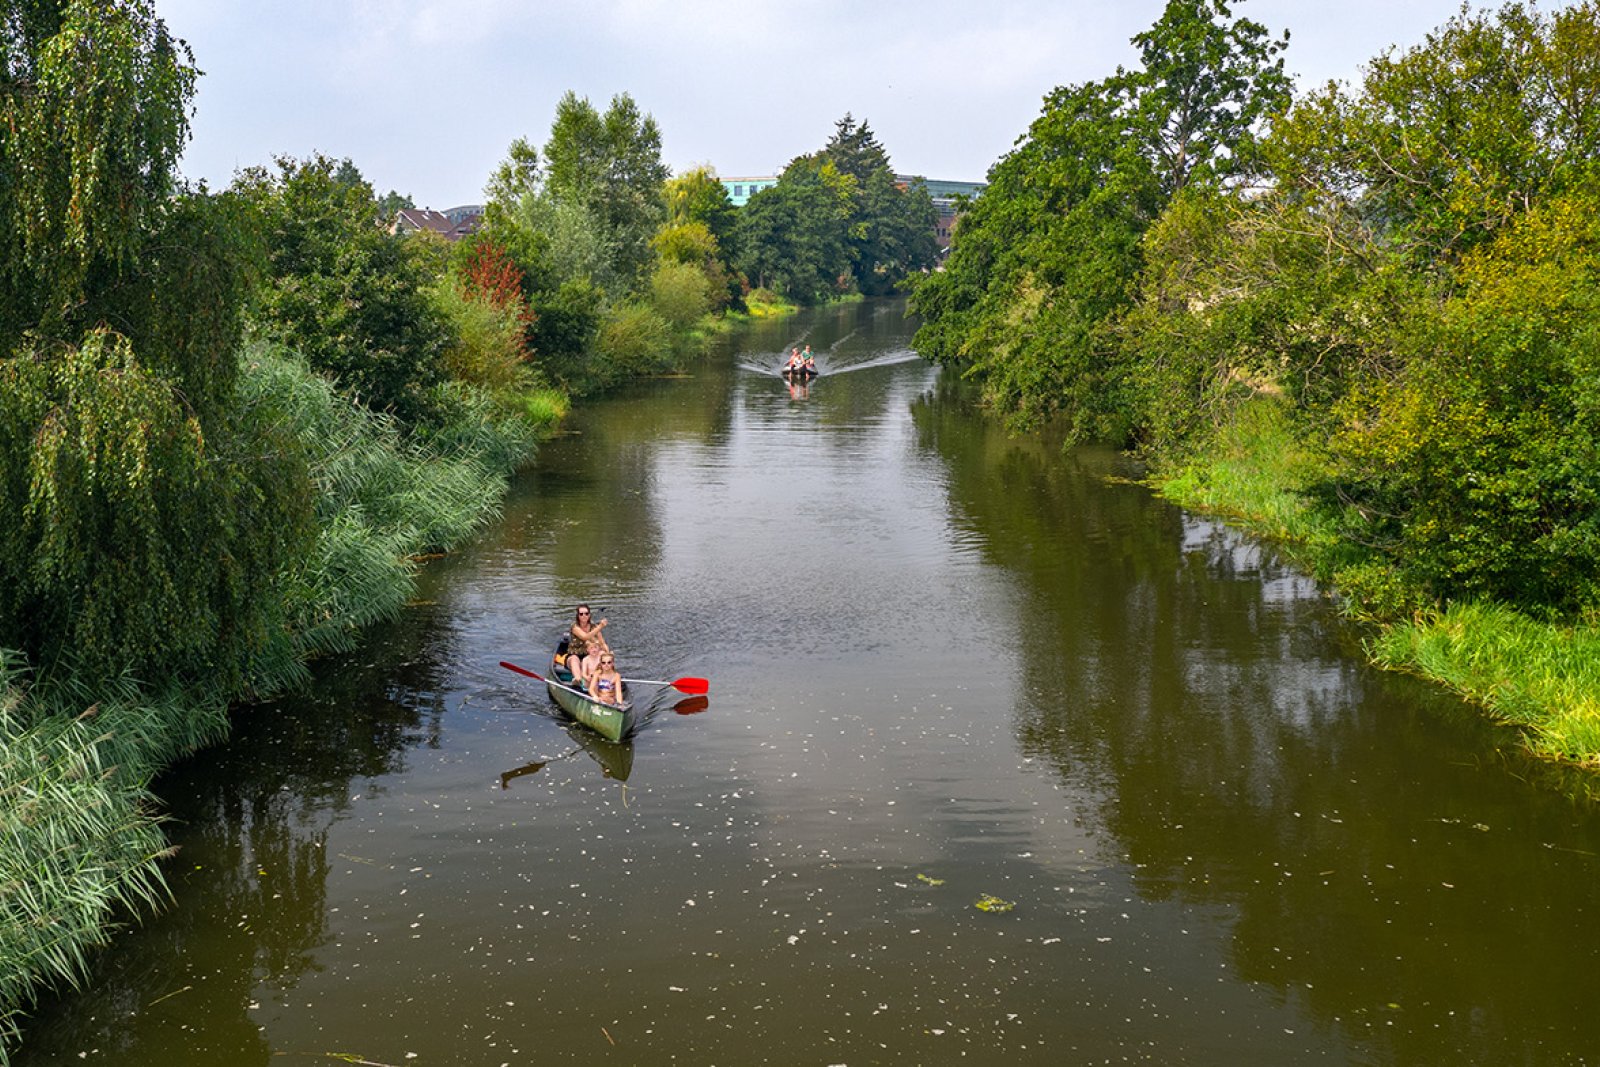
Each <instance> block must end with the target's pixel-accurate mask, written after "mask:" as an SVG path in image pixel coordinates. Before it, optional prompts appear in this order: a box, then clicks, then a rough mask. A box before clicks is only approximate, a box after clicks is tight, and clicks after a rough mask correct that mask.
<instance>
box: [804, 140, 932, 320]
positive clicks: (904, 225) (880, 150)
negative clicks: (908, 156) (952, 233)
mask: <svg viewBox="0 0 1600 1067" xmlns="http://www.w3.org/2000/svg"><path fill="white" fill-rule="evenodd" d="M822 157H823V158H824V159H826V160H827V161H828V162H830V163H832V164H833V166H834V169H836V170H837V171H838V172H839V173H840V174H842V175H844V176H846V177H847V178H849V180H850V188H851V202H852V203H851V217H850V220H849V226H848V241H849V246H850V259H851V267H852V272H853V275H854V277H855V283H856V288H858V289H859V290H860V291H861V292H863V293H867V294H874V295H877V294H883V293H886V292H889V291H891V290H892V289H893V288H894V287H895V285H896V284H898V283H899V282H900V280H901V279H902V278H904V277H905V276H906V275H907V274H909V273H911V272H912V271H917V270H927V269H929V268H931V267H933V265H934V264H935V263H936V262H938V257H939V249H938V243H937V240H936V238H935V235H934V228H935V226H936V224H937V222H938V215H937V213H936V212H935V211H934V207H933V201H932V200H931V199H930V198H929V196H928V191H927V187H926V186H925V185H922V184H920V183H918V184H914V185H912V186H909V187H904V186H902V185H901V183H900V182H899V181H898V180H897V179H896V178H895V175H894V171H893V170H892V169H891V167H890V165H889V154H888V152H886V151H885V150H884V147H883V145H882V144H881V143H879V141H878V138H877V136H876V135H874V134H873V132H872V128H871V127H870V126H868V125H867V123H866V122H865V121H862V122H859V123H858V122H856V121H855V119H854V118H853V117H852V116H850V115H848V114H846V115H845V116H844V118H842V119H840V120H839V121H838V122H837V123H835V124H834V132H833V136H832V137H831V138H829V140H828V143H827V145H825V146H824V147H823V149H822Z"/></svg>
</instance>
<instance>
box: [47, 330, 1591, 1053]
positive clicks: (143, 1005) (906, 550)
mask: <svg viewBox="0 0 1600 1067" xmlns="http://www.w3.org/2000/svg"><path fill="white" fill-rule="evenodd" d="M901 312H902V309H901V307H900V306H899V305H896V304H866V305H858V306H853V307H849V308H845V309H843V310H835V311H828V312H824V313H821V314H818V315H817V316H815V317H812V318H805V319H800V320H790V321H788V322H785V323H781V324H777V325H772V326H764V327H759V328H756V329H753V330H752V331H751V332H750V333H748V334H746V335H745V336H744V337H743V338H742V340H741V341H740V342H739V343H738V344H737V345H736V346H735V348H734V350H731V351H729V352H727V353H725V354H724V355H721V356H718V357H715V358H713V359H711V360H710V361H708V362H707V363H706V364H705V365H703V366H700V367H698V368H696V370H695V373H694V374H693V376H691V377H689V378H687V379H680V380H672V381H664V382H656V383H649V384H647V385H643V386H641V387H640V388H639V389H638V390H637V391H635V392H633V393H632V394H631V395H628V396H624V397H621V398H617V399H614V400H610V401H606V402H604V403H601V404H597V405H594V406H592V407H590V408H589V409H587V410H585V411H584V412H582V413H581V414H580V415H579V416H577V417H576V418H574V420H573V423H572V432H571V433H570V434H567V435H565V436H563V437H561V438H559V439H558V440H556V441H555V442H553V443H552V444H551V445H549V446H548V447H547V448H546V449H545V451H544V452H543V454H542V456H541V461H540V464H539V466H538V468H537V469H536V470H534V471H531V472H529V473H528V474H527V476H526V477H525V478H524V479H523V480H522V481H521V482H520V483H519V485H518V486H517V487H516V489H515V490H514V492H513V494H512V496H511V498H510V499H509V500H508V502H507V504H506V508H505V516H504V521H503V522H501V523H500V524H499V525H497V526H495V527H494V528H492V529H491V530H489V531H488V532H487V533H486V534H485V536H484V537H483V538H482V539H481V540H480V541H479V542H478V543H476V544H475V545H473V546H471V547H469V548H468V549H466V550H464V551H462V552H460V553H458V554H456V555H455V556H453V557H451V558H449V559H446V560H443V561H439V562H438V563H435V564H431V565H430V566H429V569H428V571H427V574H426V576H425V581H424V587H423V591H422V593H421V595H420V597H419V602H418V603H417V604H416V605H415V606H414V607H413V608H411V609H410V610H409V611H408V612H407V613H406V615H405V617H404V618H403V619H401V620H400V621H399V622H398V623H396V624H395V625H393V626H391V627H389V628H387V629H385V630H383V631H382V632H380V633H378V634H376V635H375V637H374V639H373V641H372V642H371V644H370V646H369V647H368V648H366V649H365V650H364V651H363V652H361V653H360V654H358V655H353V656H349V657H345V658H342V659H340V660H338V661H335V662H328V663H324V664H322V665H321V669H320V670H319V672H318V673H319V677H318V682H317V684H316V687H315V689H314V690H313V691H312V692H310V693H308V694H306V695H304V696H303V697H300V698H297V699H293V700H286V701H283V702H281V703H277V704H273V705H271V706H267V707H262V708H257V709H253V710H250V711H247V712H245V713H243V714H242V715H241V717H240V720H239V723H238V729H237V732H236V734H235V737H234V740H233V741H232V743H231V744H230V745H229V746H227V747H225V748H223V749H220V750H217V751H213V752H208V753H206V754H204V755H203V756H202V757H201V758H198V759H196V760H193V761H192V762H190V763H189V764H187V765H185V766H183V767H180V768H178V769H176V770H175V771H174V772H173V773H171V774H169V775H168V776H166V777H165V778H164V779H163V780H162V781H161V782H160V783H159V791H160V792H161V794H162V795H163V797H164V798H166V800H167V802H168V804H169V805H170V811H171V814H172V817H173V820H174V822H173V826H172V830H173V836H174V838H175V840H176V842H177V843H178V844H179V846H180V847H181V852H180V853H179V855H178V857H177V858H176V859H175V860H174V861H173V862H172V864H171V865H170V867H169V874H170V877H171V880H172V882H173V885H174V889H175V892H176V897H177V901H176V905H175V906H174V907H173V908H172V909H171V910H170V911H169V912H168V913H166V914H164V915H162V916H160V917H158V918H155V919H152V920H150V921H149V922H146V923H145V924H143V925H142V926H140V927H139V928H136V929H133V930H130V931H128V932H126V933H125V934H123V935H122V936H121V937H119V938H118V940H117V941H116V943H115V944H114V946H113V947H112V948H111V949H110V950H109V951H107V952H106V953H105V954H104V955H103V956H102V958H101V959H100V961H99V963H98V964H97V966H96V968H95V971H94V974H93V977H92V981H91V983H90V984H89V986H88V987H87V988H86V990H85V991H84V992H82V993H81V994H78V995H73V996H69V997H67V998H65V999H63V1000H61V1001H59V1002H54V1003H51V1004H48V1005H46V1006H44V1007H42V1008H41V1010H40V1012H39V1013H38V1016H37V1018H36V1019H35V1020H34V1022H33V1024H32V1025H31V1026H30V1028H29V1029H28V1031H27V1034H26V1043H25V1045H24V1047H23V1048H22V1050H21V1052H20V1054H19V1055H18V1056H17V1057H16V1062H18V1063H19V1064H22V1065H24V1067H37V1065H40V1064H72V1063H109V1064H118V1065H123V1064H127V1065H149V1067H157V1065H160V1067H168V1065H179V1067H190V1065H196V1067H198V1065H208V1067H214V1065H218V1064H228V1065H233V1064H247V1065H253V1064H268V1063H271V1064H279V1063H284V1064H296V1063H304V1064H315V1063H328V1062H341V1060H339V1059H334V1058H332V1057H354V1058H357V1059H359V1060H362V1061H366V1062H370V1063H378V1064H387V1065H392V1067H402V1065H411V1064H417V1065H439V1064H449V1065H456V1064H461V1065H478V1064H482V1065H489V1067H494V1065H499V1064H542V1063H584V1064H587V1063H597V1064H598V1063H619V1064H621V1063H633V1064H661V1063H685V1064H763V1063H766V1064H818V1065H825V1064H850V1065H863V1064H874V1063H893V1064H939V1063H953V1062H957V1061H963V1060H964V1061H966V1062H973V1063H981V1064H988V1063H994V1064H1088V1063H1108V1062H1109V1063H1150V1064H1241V1063H1249V1064H1299V1063H1307V1062H1322V1063H1349V1064H1417V1065H1424V1064H1428V1065H1431V1064H1456V1063H1482V1064H1577V1063H1596V1062H1600V1012H1596V1010H1595V1003H1596V992H1597V987H1600V933H1597V930H1600V923H1597V920H1600V908H1597V904H1600V817H1597V813H1596V810H1595V809H1594V808H1593V807H1591V806H1590V805H1588V804H1586V803H1584V802H1581V801H1578V800H1574V799H1569V796H1570V795H1571V794H1570V788H1569V787H1570V784H1571V783H1570V782H1566V781H1563V780H1561V779H1560V778H1559V777H1558V776H1555V775H1554V774H1553V772H1550V771H1547V770H1541V769H1539V768H1537V767H1535V766H1532V765H1530V764H1529V763H1527V762H1526V761H1524V760H1523V759H1521V758H1520V757H1519V756H1517V755H1516V754H1515V753H1514V751H1512V750H1511V745H1510V739H1509V738H1508V737H1506V736H1504V735H1502V734H1500V733H1497V732H1495V731H1494V730H1492V729H1491V728H1489V727H1487V726H1485V725H1483V724H1482V723H1481V722H1479V720H1478V719H1477V718H1476V717H1475V716H1474V715H1472V714H1471V713H1469V712H1466V711H1464V710H1463V709H1461V708H1460V707H1459V706H1458V705H1457V704H1456V703H1455V702H1453V701H1451V700H1449V699H1448V698H1445V697H1442V696H1440V695H1438V694H1437V693H1434V692H1432V691H1431V690H1429V689H1427V688H1426V687H1423V686H1421V685H1420V684H1416V683H1412V682H1410V681H1408V680H1406V679H1403V678H1397V677H1392V676H1384V675H1379V674H1377V673H1375V672H1373V671H1371V670H1369V669H1368V668H1366V667H1365V666H1363V664H1362V662H1361V659H1360V657H1359V655H1358V649H1357V646H1356V642H1357V640H1358V639H1359V635H1357V634H1355V633H1352V632H1351V631H1349V630H1348V629H1347V628H1345V627H1344V626H1343V625H1342V624H1341V623H1340V622H1339V621H1338V619H1337V618H1336V616H1335V615H1334V613H1333V612H1332V611H1331V609H1330V607H1329V605H1327V604H1326V603H1325V602H1324V601H1323V600H1321V599H1320V598H1319V597H1318V596H1317V594H1316V592H1315V590H1314V589H1313V588H1312V587H1311V586H1310V585H1309V584H1308V583H1307V582H1306V581H1305V580H1303V579H1302V578H1300V577H1299V576H1297V575H1296V574H1295V573H1294V572H1293V571H1292V570H1289V569H1287V568H1285V567H1284V566H1282V565H1280V564H1279V563H1278V562H1277V561H1276V560H1275V559H1274V557H1273V556H1272V555H1271V554H1270V553H1269V552H1265V551H1263V550H1262V549H1260V548H1259V547H1257V546H1254V545H1252V544H1250V543H1248V542H1246V541H1244V540H1242V539H1241V538H1239V537H1237V536H1235V535H1233V534H1231V533H1229V532H1228V531H1226V530H1224V529H1222V528H1220V527H1218V526H1216V525H1214V524H1212V523H1210V522H1208V521H1205V520H1203V519H1199V518H1195V517H1192V516H1187V515H1185V514H1184V513H1183V512H1181V511H1179V510H1177V509H1175V508H1173V507H1170V506H1168V505H1166V504H1163V503H1161V502H1160V501H1158V500H1156V499H1154V498H1152V496H1151V495H1150V494H1149V493H1148V492H1147V491H1146V490H1144V489H1142V488H1140V487H1138V486H1136V485H1131V484H1128V483H1126V482H1124V481H1120V480H1118V479H1119V477H1122V476H1126V475H1128V474H1130V473H1132V472H1130V471H1129V470H1128V469H1127V468H1126V466H1125V464H1124V462H1123V461H1122V460H1121V459H1119V458H1118V457H1116V456H1114V455H1112V454H1110V453H1105V452H1094V451H1087V452H1078V453H1074V454H1071V455H1068V456H1065V457H1063V456H1061V455H1060V454H1058V453H1057V452H1056V451H1055V450H1054V449H1053V448H1051V447H1049V446H1046V445H1043V444H1040V443H1037V442H1032V441H1024V440H1013V439H1009V438H1008V437H1006V435H1005V434H1003V433H1001V432H999V431H998V430H997V429H996V428H995V427H993V426H992V425H991V424H989V423H987V422H985V421H984V420H983V419H982V418H980V417H978V416H977V415H975V414H973V413H972V412H971V411H970V410H968V409H967V407H966V406H965V405H964V404H963V402H962V401H961V399H960V398H959V397H958V396H955V395H953V393H954V390H952V389H951V388H949V387H948V386H947V385H946V384H945V383H941V381H940V380H939V376H938V374H937V373H936V372H935V371H934V370H933V369H931V368H929V367H928V366H927V365H926V364H924V363H922V362H920V361H917V360H916V359H914V358H913V357H912V356H911V354H910V352H909V350H908V348H907V345H908V342H909V334H910V329H909V327H908V324H907V323H906V322H905V320H904V319H903V318H902V314H901ZM807 342H808V343H810V344H811V345H812V346H813V348H815V349H816V350H817V351H818V352H819V353H820V354H821V359H820V363H821V367H822V370H823V376H822V377H821V378H820V379H819V380H818V381H817V382H816V383H814V384H813V385H811V386H810V388H809V390H808V391H806V392H805V393H804V394H800V393H791V391H790V389H789V388H788V387H787V386H785V385H784V384H783V383H782V382H781V381H780V380H779V379H778V378H777V376H776V374H775V373H773V369H774V368H775V367H776V366H777V362H778V355H777V353H778V352H779V350H780V349H781V348H784V347H786V346H788V345H790V344H795V343H807ZM758 370H759V371H760V372H759V373H758ZM580 599H586V600H589V601H591V602H592V603H594V604H595V605H596V606H597V607H599V608H603V611H604V614H605V615H606V616H607V617H609V618H610V619H611V620H612V625H611V629H610V630H609V634H610V636H611V638H612V643H613V644H614V645H615V646H616V648H617V649H618V652H619V660H620V662H619V666H621V667H622V668H623V673H624V674H625V675H627V676H629V677H641V678H657V679H670V678H674V677H678V676H681V675H699V676H705V677H708V678H710V679H711V683H712V690H711V694H710V698H711V699H710V702H709V706H708V707H706V708H705V709H704V710H701V711H694V707H693V705H690V706H689V707H687V708H679V707H676V706H675V701H676V700H679V699H681V695H680V694H676V693H670V692H667V693H663V694H661V695H660V696H659V698H658V699H656V700H655V702H654V705H653V706H654V707H655V709H656V714H655V715H654V717H653V718H652V719H651V720H650V721H649V722H648V724H647V725H646V727H645V728H644V730H643V731H642V732H641V733H640V734H639V735H638V736H637V738H636V739H635V740H634V741H633V742H632V743H631V745H627V746H609V745H606V744H604V743H603V742H599V741H597V740H595V739H594V738H593V737H592V736H589V735H586V734H584V733H583V732H582V731H581V730H578V729H575V728H574V729H569V728H568V727H566V726H564V725H563V723H562V721H561V720H560V719H559V718H558V717H557V716H556V713H555V712H554V710H553V707H552V706H551V705H550V703H549V701H548V699H547V698H546V696H545V694H544V693H543V691H542V688H541V687H539V686H537V685H536V684H535V683H532V682H527V681H526V680H524V679H519V678H518V677H517V676H515V675H513V674H511V673H510V672H507V671H505V670H502V669H501V668H499V667H498V666H497V662H498V661H499V660H501V659H510V660H514V661H517V662H520V663H524V664H525V665H527V666H530V667H532V668H533V669H535V670H537V671H540V672H541V673H542V672H543V671H544V667H545V664H546V660H547V656H548V650H549V648H550V646H551V645H552V644H553V641H554V638H555V634H556V632H557V630H558V629H560V628H561V627H562V626H563V625H564V623H565V621H566V620H567V619H568V618H569V617H570V611H571V607H572V605H573V604H574V603H575V602H576V601H578V600H580ZM639 692H640V695H641V696H642V697H643V698H644V699H646V700H649V699H650V693H649V692H645V691H644V690H642V689H641V690H639ZM684 712H690V713H688V714H685V713H684ZM986 896H992V897H995V898H999V899H1000V900H1002V901H1004V902H1006V903H1007V904H1009V905H1010V910H994V911H985V910H980V909H979V908H977V907H976V906H975V904H976V903H977V902H979V901H980V900H981V899H983V898H984V897H986Z"/></svg>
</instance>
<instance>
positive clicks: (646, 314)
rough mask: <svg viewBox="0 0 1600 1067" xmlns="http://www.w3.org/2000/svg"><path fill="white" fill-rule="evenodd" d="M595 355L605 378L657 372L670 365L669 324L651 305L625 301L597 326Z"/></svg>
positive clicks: (613, 379) (611, 378) (670, 341)
mask: <svg viewBox="0 0 1600 1067" xmlns="http://www.w3.org/2000/svg"><path fill="white" fill-rule="evenodd" d="M595 359H596V363H597V364H598V367H597V369H599V370H600V371H601V372H602V374H603V377H604V378H605V379H606V380H611V381H615V380H617V379H619V378H625V377H629V376H635V375H644V374H658V373H660V372H661V371H664V370H666V369H668V368H669V367H671V366H672V331H671V327H670V326H669V325H668V323H667V320H666V319H664V318H662V317H661V316H660V315H659V314H657V313H656V311H655V310H654V309H653V308H649V307H646V306H644V305H643V304H626V305H624V306H622V307H620V308H618V309H617V310H615V311H613V312H612V313H611V316H610V317H609V318H608V319H607V320H606V322H605V324H604V325H602V326H601V327H600V336H599V337H598V338H597V340H596V343H595Z"/></svg>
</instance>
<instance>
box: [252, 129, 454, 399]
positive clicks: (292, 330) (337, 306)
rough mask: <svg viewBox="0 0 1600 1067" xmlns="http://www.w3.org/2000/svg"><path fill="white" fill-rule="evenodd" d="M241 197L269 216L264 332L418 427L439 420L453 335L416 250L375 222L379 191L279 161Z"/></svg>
mask: <svg viewBox="0 0 1600 1067" xmlns="http://www.w3.org/2000/svg"><path fill="white" fill-rule="evenodd" d="M235 188H236V189H237V190H238V191H239V193H240V194H241V195H242V196H244V197H246V198H247V199H249V200H250V201H251V202H252V203H253V204H254V205H255V206H256V208H257V210H258V211H259V212H260V213H261V216H262V219H263V221H264V224H265V229H266V232H267V233H268V235H269V238H268V260H269V264H270V267H269V277H268V281H267V284H266V286H265V288H264V291H263V292H262V294H261V297H260V299H259V300H258V302H257V305H256V309H255V316H256V321H257V325H258V327H259V329H260V330H261V331H262V333H263V335H264V336H266V337H268V338H270V339H273V340H277V341H280V342H282V343H283V344H285V345H287V346H289V347H291V348H295V349H298V350H299V351H300V352H302V353H303V354H304V355H305V357H306V358H307V360H308V361H309V362H310V363H311V365H312V366H313V367H316V368H317V369H319V370H322V371H324V372H326V373H328V374H331V375H332V376H333V377H334V378H335V380H336V381H337V382H338V383H339V386H340V388H341V389H343V390H344V391H345V393H346V394H347V395H350V396H352V397H355V398H357V399H359V401H360V402H361V403H363V404H365V405H366V406H368V407H370V408H372V409H374V410H377V411H388V412H392V413H394V414H395V415H396V416H398V417H399V418H400V419H402V420H403V421H407V422H414V421H416V420H418V419H422V418H425V417H427V416H428V415H429V413H430V411H431V403H432V401H431V399H430V392H431V390H432V389H433V387H434V386H435V385H437V384H438V383H439V382H440V381H441V380H442V379H443V376H444V371H443V364H442V362H441V357H442V355H443V353H444V350H445V348H446V346H447V344H448V343H449V340H450V337H449V333H448V329H447V327H446V324H445V322H444V321H443V319H442V318H441V317H440V316H439V314H438V313H437V311H436V310H435V309H434V308H433V307H432V305H431V304H430V303H429V301H428V300H427V298H426V296H425V294H424V292H423V290H424V288H425V287H426V286H427V284H428V283H429V282H430V281H431V275H430V272H429V271H427V270H425V269H424V268H423V264H422V262H421V259H420V256H421V255H423V254H425V252H426V249H411V248H409V246H410V244H411V242H410V241H409V240H408V239H407V238H404V237H396V236H393V235H391V234H389V233H387V232H385V231H384V230H382V229H380V228H379V227H378V226H376V225H374V223H373V203H374V201H373V198H372V189H371V187H370V186H368V185H367V184H366V183H365V182H357V183H356V184H353V185H352V184H349V183H347V182H345V181H341V180H340V178H339V175H338V165H337V164H335V163H334V162H333V161H332V160H330V159H328V158H327V157H324V156H318V157H314V158H312V159H309V160H306V161H304V162H299V161H296V160H293V159H288V158H282V159H279V160H278V162H277V170H276V173H273V172H269V171H267V170H266V169H265V168H260V167H257V168H252V169H251V170H248V171H246V172H244V173H243V174H242V175H241V176H240V177H239V179H238V180H237V182H236V183H235Z"/></svg>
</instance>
